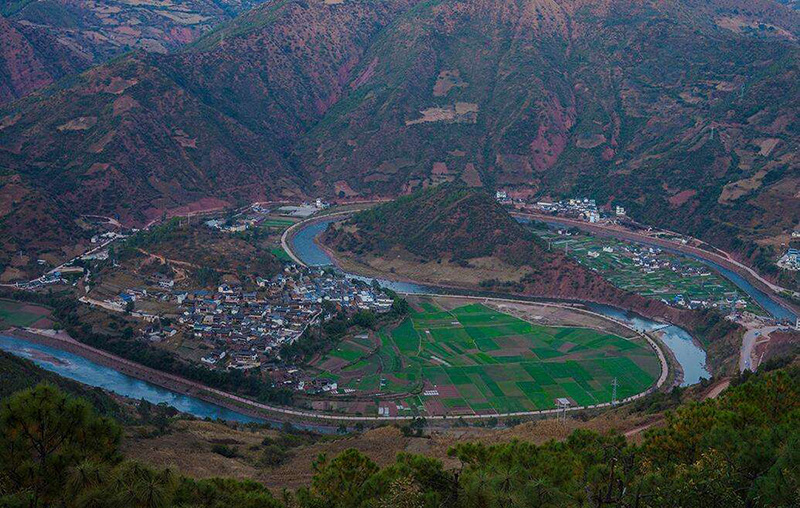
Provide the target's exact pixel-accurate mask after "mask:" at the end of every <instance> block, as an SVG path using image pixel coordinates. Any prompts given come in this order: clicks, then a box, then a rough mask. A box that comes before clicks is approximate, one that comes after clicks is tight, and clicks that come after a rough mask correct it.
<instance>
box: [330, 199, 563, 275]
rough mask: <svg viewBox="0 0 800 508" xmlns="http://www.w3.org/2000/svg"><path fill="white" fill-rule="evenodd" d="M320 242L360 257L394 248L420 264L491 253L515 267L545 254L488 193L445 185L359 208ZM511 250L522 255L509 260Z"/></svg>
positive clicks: (458, 259)
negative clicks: (411, 256) (369, 206)
mask: <svg viewBox="0 0 800 508" xmlns="http://www.w3.org/2000/svg"><path fill="white" fill-rule="evenodd" d="M348 226H353V227H348ZM324 241H325V242H326V243H329V244H330V245H332V246H335V248H337V249H338V250H342V251H345V250H347V251H353V252H356V253H357V254H360V255H362V254H373V255H376V256H381V255H382V254H383V253H384V252H387V251H389V250H391V249H393V248H396V247H400V248H403V249H405V250H407V251H408V252H409V253H411V254H413V255H414V256H416V257H417V258H418V259H419V260H420V261H422V262H427V261H437V260H439V261H440V260H441V259H442V258H447V259H449V260H451V261H466V260H469V259H473V258H480V257H491V256H497V257H498V258H500V259H503V260H504V261H506V262H508V263H510V264H512V265H520V264H522V263H524V262H529V263H537V260H536V259H535V258H536V257H539V258H542V257H548V256H546V255H545V254H544V249H542V247H541V245H540V242H537V239H536V237H535V236H534V235H533V234H532V233H531V232H529V231H528V230H526V229H525V228H524V227H523V226H522V225H521V224H519V223H518V222H517V221H515V220H514V219H513V218H512V217H511V216H510V215H509V214H508V212H507V211H506V210H505V209H504V208H503V207H502V206H501V205H500V204H499V203H498V202H497V201H496V200H495V199H494V198H493V197H492V196H490V195H489V194H487V193H486V192H484V191H482V190H475V189H469V188H467V187H464V186H460V185H447V184H445V185H440V186H437V187H431V188H428V189H424V190H420V191H417V192H415V193H413V194H411V195H409V196H403V197H400V198H398V199H396V200H394V201H392V202H389V203H386V204H383V205H380V206H377V207H375V208H371V209H369V210H365V211H363V212H360V213H358V214H356V215H355V216H354V217H353V218H352V219H351V220H350V221H348V223H347V224H346V225H345V227H344V228H336V229H330V230H328V232H327V234H326V236H325V239H324ZM515 252H516V253H524V255H523V256H521V257H517V258H514V257H513V253H515Z"/></svg>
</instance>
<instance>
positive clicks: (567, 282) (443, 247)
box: [321, 184, 636, 302]
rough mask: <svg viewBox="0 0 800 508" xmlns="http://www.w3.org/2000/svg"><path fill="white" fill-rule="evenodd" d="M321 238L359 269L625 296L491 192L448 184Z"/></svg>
mask: <svg viewBox="0 0 800 508" xmlns="http://www.w3.org/2000/svg"><path fill="white" fill-rule="evenodd" d="M321 242H322V243H323V244H324V245H325V246H326V247H328V248H329V249H331V250H332V251H335V255H336V258H337V259H338V260H339V261H340V262H342V263H344V264H349V263H353V264H355V265H357V266H355V267H354V268H355V269H356V270H357V271H365V270H366V271H367V272H373V273H374V272H377V273H379V274H381V275H384V276H388V277H390V278H391V277H392V276H394V277H397V276H399V277H403V278H408V279H411V280H416V281H421V282H428V283H435V284H445V285H452V286H460V287H469V288H475V289H477V288H483V289H489V290H491V289H498V290H499V289H503V290H505V291H508V292H515V293H520V294H529V295H537V296H546V297H563V298H583V299H597V300H598V301H608V302H611V301H615V302H620V301H625V300H626V299H628V298H632V299H636V297H635V296H634V295H629V294H627V293H625V292H623V291H620V290H618V289H616V288H615V287H614V286H612V285H611V284H610V283H608V282H606V281H605V280H603V279H602V278H601V277H600V276H598V275H596V274H595V273H593V272H590V271H589V270H586V269H584V268H583V267H581V266H580V265H579V264H578V263H576V262H575V261H573V260H571V259H570V258H568V257H567V256H565V255H564V254H563V253H561V252H560V251H555V250H553V251H549V250H548V249H547V247H546V246H545V245H543V244H542V241H541V239H539V238H538V237H537V236H535V235H534V234H533V233H532V232H531V231H529V230H528V229H527V228H525V227H524V226H523V225H522V224H520V223H518V222H517V221H516V220H514V219H513V218H512V217H511V215H509V213H508V212H507V211H506V210H505V209H504V208H503V207H502V205H500V204H499V203H498V202H497V201H496V200H495V199H494V198H493V197H492V196H490V195H489V194H487V193H486V192H484V191H482V190H476V189H471V188H468V187H465V186H462V185H458V184H443V185H440V186H436V187H432V188H428V189H424V190H420V191H417V192H414V193H413V194H411V195H409V196H404V197H401V198H398V199H396V200H394V201H392V202H389V203H386V204H382V205H379V206H376V207H375V208H373V209H370V210H366V211H363V212H360V213H358V214H356V215H354V216H353V217H352V218H351V219H349V220H347V221H344V222H341V223H334V224H332V225H331V226H330V227H329V228H328V230H327V231H326V232H325V234H324V235H323V236H322V238H321Z"/></svg>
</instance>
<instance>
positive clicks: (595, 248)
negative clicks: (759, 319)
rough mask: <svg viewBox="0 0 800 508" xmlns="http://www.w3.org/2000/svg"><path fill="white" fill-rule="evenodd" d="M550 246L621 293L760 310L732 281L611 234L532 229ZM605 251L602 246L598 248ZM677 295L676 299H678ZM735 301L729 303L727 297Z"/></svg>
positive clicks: (670, 301)
mask: <svg viewBox="0 0 800 508" xmlns="http://www.w3.org/2000/svg"><path fill="white" fill-rule="evenodd" d="M535 232H536V234H537V235H538V236H540V237H541V238H543V239H545V240H546V241H547V242H548V243H549V244H550V245H551V246H552V248H554V249H564V248H565V245H567V246H568V250H569V254H570V256H572V257H573V258H575V259H576V260H577V261H578V262H579V263H580V264H582V265H583V266H585V267H587V268H590V269H591V270H594V271H596V272H598V273H600V274H601V275H602V276H603V278H605V279H607V280H608V281H610V282H611V283H612V284H614V285H615V286H617V287H618V288H620V289H624V290H625V291H630V292H632V293H637V294H640V295H642V296H646V297H648V298H655V299H658V300H663V301H665V302H666V303H668V304H671V305H676V302H677V301H681V300H682V301H685V302H686V304H687V305H691V302H693V301H694V302H697V304H695V305H693V307H698V308H702V307H719V308H723V309H725V310H727V309H730V307H731V305H734V304H735V305H736V307H737V308H738V309H739V310H746V311H750V312H754V313H763V312H764V311H763V310H762V309H761V308H760V307H759V306H758V305H757V304H756V303H755V302H754V301H753V300H752V298H750V297H749V296H748V295H747V294H746V293H743V292H742V291H741V290H740V289H739V288H738V287H736V285H735V284H733V283H732V282H731V281H729V280H727V279H725V278H724V277H722V276H721V275H719V274H717V273H716V272H714V271H713V270H711V269H709V268H708V267H707V266H706V265H704V264H703V263H701V262H700V261H696V260H694V259H691V258H689V257H686V256H680V255H677V254H673V253H670V252H666V251H662V250H661V249H658V248H656V249H655V252H653V251H652V248H651V247H648V246H643V245H637V244H634V243H631V242H626V241H623V240H618V239H616V238H611V237H604V236H597V235H587V234H572V235H570V236H563V235H560V234H558V233H557V232H555V231H552V230H549V229H535ZM604 249H606V250H604ZM681 297H682V298H681ZM734 297H735V300H737V301H738V303H735V302H732V299H733V298H734Z"/></svg>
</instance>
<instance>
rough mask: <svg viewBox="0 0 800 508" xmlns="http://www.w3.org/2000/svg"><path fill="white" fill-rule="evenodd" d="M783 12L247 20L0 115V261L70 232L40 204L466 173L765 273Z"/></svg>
mask: <svg viewBox="0 0 800 508" xmlns="http://www.w3.org/2000/svg"><path fill="white" fill-rule="evenodd" d="M32 5H33V4H32ZM799 16H800V15H799V14H798V13H797V12H796V11H794V10H792V9H791V8H788V7H786V6H784V5H781V4H779V3H777V2H774V1H772V0H757V1H755V2H744V1H743V0H712V1H711V2H705V1H699V0H681V1H678V2H638V1H633V0H611V1H609V2H586V1H585V0H557V1H555V2H543V1H541V0H525V1H523V2H509V1H507V0H464V1H456V0H441V1H434V2H424V3H420V2H418V1H417V0H391V1H388V2H369V1H366V0H347V1H345V2H327V1H319V0H313V1H307V0H284V1H277V2H269V3H267V4H263V5H260V6H256V7H254V8H253V9H251V10H249V11H247V12H246V13H244V14H243V15H241V16H239V17H237V18H235V19H234V20H232V21H231V22H229V23H226V24H224V25H222V26H221V27H219V28H218V29H216V30H213V31H211V32H209V33H207V35H205V36H204V37H201V38H200V39H199V40H197V41H196V42H195V43H193V44H191V45H190V46H188V47H186V48H185V49H184V50H183V51H181V52H179V53H173V54H168V55H159V54H153V53H150V54H144V53H135V54H132V55H128V56H126V57H123V58H121V59H118V60H115V61H112V62H110V63H109V64H107V65H104V66H101V67H97V68H94V69H92V70H90V71H88V72H87V73H85V74H83V75H81V76H80V77H78V78H75V79H71V80H68V81H65V82H63V83H61V85H60V86H59V87H56V88H53V89H50V90H48V91H47V92H46V93H42V94H38V95H35V96H31V97H29V98H27V99H23V100H21V101H17V102H15V103H13V104H11V105H8V106H6V107H5V108H4V109H0V167H2V168H3V171H4V172H3V177H2V178H3V179H4V180H5V183H4V184H3V185H4V186H3V187H2V188H0V194H2V195H4V197H6V199H5V202H7V203H11V205H10V206H7V207H5V209H3V210H2V212H3V214H4V215H3V218H2V219H0V220H2V221H3V224H2V229H3V244H4V245H3V252H4V256H5V257H4V258H2V263H8V262H9V259H10V253H12V252H19V251H23V253H30V254H37V253H39V252H41V250H42V249H45V248H46V246H44V245H43V244H48V245H49V246H50V248H51V249H53V250H56V249H58V248H60V247H61V245H60V244H59V242H60V241H68V240H72V239H74V238H75V236H74V235H68V234H64V235H61V237H60V239H59V238H49V239H48V240H47V242H44V241H40V238H44V237H45V235H44V234H43V233H46V229H47V228H46V224H47V222H48V221H49V220H51V219H50V216H51V215H52V214H51V212H52V211H54V210H57V211H58V213H61V214H64V215H65V216H67V217H75V216H76V215H78V214H80V213H99V214H102V215H116V216H119V218H121V219H122V220H123V221H125V222H127V223H130V224H143V223H146V222H148V221H149V220H151V219H153V218H155V217H159V216H160V215H161V213H162V212H163V211H164V210H166V209H170V208H174V207H178V206H183V205H187V204H191V203H196V202H198V201H199V200H201V199H203V198H208V197H214V198H216V199H219V200H223V201H225V202H227V203H230V204H233V203H241V202H245V201H247V200H253V199H259V198H276V197H287V196H298V195H301V194H305V195H307V196H317V195H321V196H326V197H329V198H335V199H351V198H352V199H356V198H358V199H363V198H369V197H376V196H382V197H385V196H390V197H393V196H397V195H401V194H404V193H408V192H411V191H413V190H415V189H418V188H421V187H423V186H426V185H429V184H431V183H441V182H446V181H456V180H459V181H462V182H464V183H466V184H467V185H470V186H475V187H487V188H504V189H507V190H509V191H510V193H511V194H512V195H515V196H531V197H535V198H539V199H554V198H558V197H563V196H574V195H587V196H591V197H594V198H596V199H597V200H598V202H599V203H601V204H610V203H616V204H622V205H624V206H626V208H628V209H629V210H630V213H631V214H632V215H633V216H634V217H635V218H637V219H641V220H643V221H645V222H647V223H652V224H655V225H659V226H666V227H669V228H672V229H677V230H681V231H686V232H689V233H693V234H695V235H697V236H700V237H702V238H704V239H706V240H708V241H711V242H713V243H715V244H717V245H719V246H721V247H724V248H728V249H732V250H735V251H737V252H738V253H739V254H740V255H741V256H742V257H747V258H749V259H750V260H751V261H753V262H754V263H756V264H757V266H759V268H760V269H762V270H765V271H770V270H773V271H774V270H775V268H774V265H773V264H772V262H773V261H774V259H775V257H776V256H775V254H776V253H777V249H779V248H780V245H781V243H786V241H787V239H788V234H789V230H790V229H791V228H792V227H794V225H795V223H796V221H797V217H800V199H798V198H797V195H798V191H799V190H800V189H799V186H800V179H798V177H797V171H796V168H797V165H798V161H797V150H796V148H797V145H798V137H797V130H796V128H795V126H796V122H797V111H798V110H800V107H798V106H800V105H799V104H798V100H799V99H798V97H800V93H798V88H797V87H798V85H797V83H798V82H800V80H798V79H797V78H798V72H797V60H798V51H799V49H798V48H799V47H800V46H798V42H797V36H798V26H800V21H799V20H800V17H799ZM25 195H28V196H34V195H36V196H42V197H41V201H42V202H43V203H44V204H43V205H42V206H39V207H38V209H35V208H34V207H33V206H26V205H25V204H24V203H25V199H26V198H24V197H23V196H25ZM19 223H25V224H28V225H29V227H26V228H25V229H24V230H16V229H13V228H12V226H11V225H12V224H19ZM48 234H50V235H53V234H55V235H59V234H60V233H48ZM62 255H63V253H62ZM773 273H774V272H773Z"/></svg>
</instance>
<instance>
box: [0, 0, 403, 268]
mask: <svg viewBox="0 0 800 508" xmlns="http://www.w3.org/2000/svg"><path fill="white" fill-rule="evenodd" d="M408 5H409V2H408V1H406V0H395V1H392V2H380V3H377V4H374V3H372V2H366V1H364V2H349V3H348V4H347V5H343V6H328V5H324V4H315V5H314V6H313V7H310V6H309V5H306V4H304V3H298V2H277V3H275V4H269V5H265V6H262V7H261V8H257V9H254V10H252V11H250V12H248V13H247V14H246V15H244V16H242V17H240V18H238V19H237V21H236V23H233V24H231V25H228V26H227V27H226V28H225V29H224V30H220V31H218V32H215V33H213V34H211V36H209V38H208V39H203V40H201V41H200V43H199V46H198V47H196V48H193V49H192V50H191V51H186V52H183V53H176V54H170V55H157V54H153V53H144V52H137V53H134V54H132V55H130V56H127V57H125V58H122V59H118V60H116V61H114V62H112V63H110V64H107V65H104V66H100V67H97V68H94V69H92V70H90V71H88V72H86V73H85V74H83V75H81V76H80V77H78V78H75V79H73V80H72V81H71V82H69V83H68V84H67V85H66V86H64V87H62V88H60V89H55V90H52V91H50V92H49V93H47V94H41V95H34V96H32V97H29V98H26V99H23V100H21V101H18V102H16V103H14V104H13V105H11V106H8V107H7V108H6V109H5V111H1V112H0V167H3V168H6V169H5V173H4V174H3V175H0V178H2V179H3V182H4V183H3V187H1V188H0V193H2V194H5V196H7V197H6V200H5V201H4V203H7V206H6V207H5V209H4V210H3V217H2V219H0V220H2V223H1V224H2V232H3V235H2V236H3V238H2V239H3V242H4V246H3V250H4V253H5V256H6V257H5V259H0V264H6V263H11V254H12V253H16V252H18V251H20V250H23V251H26V250H31V251H36V252H40V251H41V250H42V248H43V246H42V245H41V243H40V242H38V240H37V239H38V238H39V237H40V234H41V233H42V230H44V229H45V224H46V223H45V222H43V221H45V220H49V219H48V215H46V214H39V213H37V212H36V211H34V210H32V209H31V207H30V206H25V199H26V198H25V196H30V195H35V194H37V193H38V194H41V195H44V196H47V197H48V198H49V199H51V200H53V201H55V202H56V203H57V208H59V209H60V210H67V211H68V213H69V214H71V216H72V217H75V216H76V215H77V214H78V213H99V214H103V215H115V216H118V217H119V218H121V219H122V220H124V221H125V222H127V223H129V224H139V225H141V224H146V223H148V222H149V221H150V220H152V219H154V218H158V217H160V216H161V214H162V212H163V211H164V210H166V209H169V208H174V207H176V206H179V205H186V204H191V203H195V202H198V201H201V200H203V199H204V198H207V197H209V196H213V197H216V198H221V199H224V200H226V202H227V203H229V204H237V203H245V202H250V201H251V200H254V199H263V198H265V197H273V198H274V197H291V196H292V195H296V194H297V193H298V192H299V189H301V188H302V187H304V185H303V182H302V175H298V174H297V173H296V172H295V171H293V170H291V168H290V165H289V163H288V162H287V155H288V152H289V150H290V147H291V146H292V143H293V142H294V141H295V140H296V139H297V138H298V137H299V136H300V135H301V134H302V133H303V132H304V131H305V130H306V129H307V126H309V125H313V124H314V123H316V122H318V121H319V120H320V119H321V118H322V116H323V115H324V113H325V112H326V111H327V109H328V108H329V107H330V106H331V105H332V104H334V103H336V102H337V100H338V99H339V98H340V97H341V95H342V94H343V93H344V91H345V89H346V86H347V77H348V76H349V72H350V70H351V69H352V68H353V67H355V66H356V65H357V64H358V62H359V58H360V56H361V55H362V54H363V52H364V51H365V49H366V46H367V44H368V42H369V41H370V37H372V36H374V35H375V34H376V33H377V32H378V31H379V30H380V29H381V28H382V27H383V26H385V25H386V24H387V23H388V22H390V21H391V19H392V17H393V15H395V14H396V13H397V12H399V11H400V10H402V9H404V8H406V7H408ZM218 203H219V202H217V204H218ZM69 222H70V221H69V220H67V221H65V226H64V230H63V232H61V231H59V230H58V228H54V229H53V230H52V233H51V234H52V235H54V236H58V238H51V239H50V240H52V241H51V242H50V246H51V247H52V248H53V249H54V250H57V251H58V252H61V254H62V255H63V252H62V251H63V249H61V247H62V244H63V243H69V242H70V241H74V240H75V237H74V236H72V235H71V234H70V231H69V230H68V227H69ZM15 224H25V225H26V227H15V226H14V225H15ZM48 229H49V228H48ZM59 235H60V236H59Z"/></svg>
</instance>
